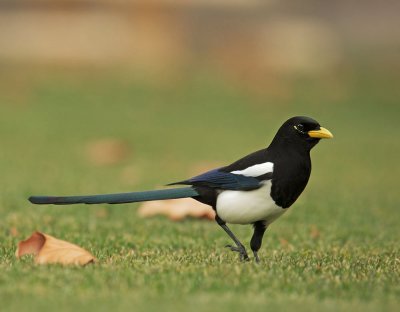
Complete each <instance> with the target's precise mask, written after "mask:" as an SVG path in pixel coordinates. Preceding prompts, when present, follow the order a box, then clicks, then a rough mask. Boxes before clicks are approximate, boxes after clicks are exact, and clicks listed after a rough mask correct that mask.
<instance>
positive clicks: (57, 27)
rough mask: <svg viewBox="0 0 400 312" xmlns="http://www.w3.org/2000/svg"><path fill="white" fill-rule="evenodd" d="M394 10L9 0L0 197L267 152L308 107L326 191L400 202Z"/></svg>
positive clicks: (4, 6) (146, 176)
mask: <svg viewBox="0 0 400 312" xmlns="http://www.w3.org/2000/svg"><path fill="white" fill-rule="evenodd" d="M399 9H400V5H399V3H398V2H397V1H385V3H381V2H377V1H363V3H362V4H360V3H359V2H356V1H330V2H321V1H313V0H308V1H302V2H301V4H300V3H293V2H292V1H274V0H263V1H257V0H243V1H242V0H235V1H225V0H213V1H208V0H207V1H204V0H185V1H183V0H151V1H149V0H143V1H142V0H117V1H111V0H96V1H94V0H51V1H50V0H12V1H11V0H10V1H8V0H1V1H0V129H1V133H0V136H1V142H2V146H3V147H2V151H1V166H3V179H2V181H1V183H2V189H3V194H5V193H6V194H7V192H10V193H12V194H13V196H14V197H15V198H17V201H18V202H20V203H24V204H23V206H26V203H25V201H24V198H23V197H21V191H22V192H24V195H26V196H27V195H29V194H31V193H49V192H56V193H60V192H61V193H75V192H78V193H88V192H89V193H92V192H114V191H131V190H133V189H141V188H153V187H157V186H161V185H164V184H166V183H168V182H170V181H175V180H180V179H182V177H186V176H190V175H194V174H198V173H200V172H202V171H204V170H207V169H210V168H213V167H216V166H220V165H223V164H227V163H230V162H232V161H233V160H235V159H237V158H238V157H240V156H243V155H245V154H247V153H249V152H251V151H254V150H256V149H259V148H262V147H264V146H266V145H267V144H268V143H269V141H270V140H271V138H272V136H273V135H274V133H275V131H276V129H277V128H278V127H279V126H280V125H281V124H282V122H283V121H285V120H286V119H287V118H289V117H291V116H294V115H308V116H311V117H314V118H315V119H317V120H319V121H320V123H321V124H322V125H324V126H326V127H327V128H329V129H331V130H332V132H333V133H334V134H335V140H333V141H330V142H323V143H321V144H320V146H318V148H317V151H315V153H317V155H318V156H316V157H314V164H316V166H315V167H316V168H317V170H316V172H315V173H314V175H316V176H317V177H316V178H315V179H316V181H318V180H321V179H323V181H324V183H325V185H321V189H322V188H324V189H325V190H326V189H327V187H326V185H331V186H332V187H333V188H334V190H335V192H337V193H338V194H341V195H343V196H344V197H346V196H350V194H351V193H352V192H354V191H355V190H358V191H359V192H360V196H361V197H364V196H366V195H368V196H376V198H375V199H376V201H377V202H379V200H380V199H381V197H385V198H386V199H388V198H390V200H393V201H397V200H396V199H395V198H394V197H393V194H394V192H397V187H396V186H395V185H396V184H395V183H390V178H388V177H393V176H395V175H393V172H394V171H396V172H398V170H399V168H398V166H394V165H393V164H394V163H395V162H396V159H397V156H398V153H399V151H400V150H399V140H398V134H399V120H398V118H399V112H400V109H399V104H398V98H399V88H398V83H399V73H400V71H399V69H400V68H399V67H400V63H399V48H400V19H399V18H398V14H397V12H398V10H399ZM391 160H392V161H393V162H391ZM318 175H326V176H325V177H323V178H321V177H318ZM340 179H342V180H343V181H346V182H345V183H339V184H337V181H338V180H340ZM311 183H314V182H313V180H312V181H311ZM349 185H351V187H349ZM377 186H379V187H380V188H383V189H384V192H383V193H382V194H375V193H374V192H372V193H371V191H372V190H374V189H376V187H377ZM313 187H314V189H315V190H316V191H318V186H313ZM392 192H393V193H392ZM306 194H309V195H310V194H313V193H312V192H311V193H306ZM373 194H375V195H373ZM305 196H307V195H305ZM11 198H12V196H11ZM4 200H6V199H4ZM9 206H10V204H9V203H8V204H7V205H3V208H2V209H3V210H5V211H9V209H10V207H9ZM21 209H24V208H21ZM387 216H389V214H387Z"/></svg>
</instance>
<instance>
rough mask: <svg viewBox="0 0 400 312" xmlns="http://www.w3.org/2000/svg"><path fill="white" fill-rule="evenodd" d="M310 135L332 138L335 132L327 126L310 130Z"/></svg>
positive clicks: (311, 136)
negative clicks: (326, 127)
mask: <svg viewBox="0 0 400 312" xmlns="http://www.w3.org/2000/svg"><path fill="white" fill-rule="evenodd" d="M308 135H309V136H310V138H318V139H332V138H333V134H332V133H331V132H330V131H329V130H328V129H325V128H322V127H321V128H320V129H319V130H311V131H308Z"/></svg>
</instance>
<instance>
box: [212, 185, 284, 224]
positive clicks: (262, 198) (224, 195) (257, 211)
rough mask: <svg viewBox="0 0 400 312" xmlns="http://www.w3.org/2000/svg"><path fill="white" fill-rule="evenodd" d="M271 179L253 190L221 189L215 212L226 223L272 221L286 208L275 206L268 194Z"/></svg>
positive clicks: (268, 222) (267, 222)
mask: <svg viewBox="0 0 400 312" xmlns="http://www.w3.org/2000/svg"><path fill="white" fill-rule="evenodd" d="M270 193H271V181H265V182H264V185H263V186H262V187H260V188H259V189H257V190H253V191H230V190H229V191H222V192H221V193H220V194H219V195H218V198H217V207H216V208H217V214H218V216H219V217H220V218H221V219H222V220H224V221H225V222H227V223H236V224H249V223H254V222H256V221H265V223H266V224H270V223H272V222H273V221H274V220H276V219H277V218H278V217H280V216H281V215H282V214H283V213H284V212H285V211H286V209H283V208H281V207H279V206H277V205H276V204H275V202H274V200H273V199H272V198H271V196H270Z"/></svg>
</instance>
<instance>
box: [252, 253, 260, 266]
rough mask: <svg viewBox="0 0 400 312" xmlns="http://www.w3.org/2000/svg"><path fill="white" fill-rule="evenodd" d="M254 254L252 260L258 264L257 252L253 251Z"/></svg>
mask: <svg viewBox="0 0 400 312" xmlns="http://www.w3.org/2000/svg"><path fill="white" fill-rule="evenodd" d="M253 254H254V260H255V261H256V263H257V264H258V263H260V258H259V257H258V254H257V251H253Z"/></svg>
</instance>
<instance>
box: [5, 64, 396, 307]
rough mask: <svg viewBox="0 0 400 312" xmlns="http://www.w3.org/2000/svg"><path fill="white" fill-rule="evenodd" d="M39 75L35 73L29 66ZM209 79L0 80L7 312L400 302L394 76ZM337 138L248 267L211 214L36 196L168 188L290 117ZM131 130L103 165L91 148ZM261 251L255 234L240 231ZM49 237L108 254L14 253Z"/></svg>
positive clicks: (84, 75)
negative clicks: (245, 84)
mask: <svg viewBox="0 0 400 312" xmlns="http://www.w3.org/2000/svg"><path fill="white" fill-rule="evenodd" d="M29 72H30V71H29ZM206 77H207V75H199V76H198V77H197V78H194V79H189V80H188V81H184V82H179V83H177V82H171V83H168V84H167V83H165V82H164V83H162V84H151V83H145V82H143V81H138V80H137V79H135V78H134V77H131V76H129V75H127V74H119V73H116V72H111V73H110V72H107V73H104V72H102V71H99V72H90V73H88V72H82V71H67V72H65V71H62V70H60V71H48V72H47V71H46V72H44V73H36V74H33V73H28V74H27V73H26V72H22V71H21V70H18V71H15V70H12V69H5V70H3V71H2V73H1V74H0V142H1V152H0V170H1V179H0V215H1V219H0V229H1V231H0V239H1V245H0V302H1V310H2V311H17V310H18V311H23V310H26V311H32V310H40V311H55V310H57V311H69V310H86V311H87V310H97V311H103V310H104V311H109V310H114V311H118V310H123V309H130V310H135V311H152V310H163V311H184V310H186V311H187V310H189V311H205V310H207V311H243V310H244V309H246V310H247V309H249V310H250V311H265V310H273V309H279V310H283V309H296V310H297V311H321V310H325V311H337V310H350V309H351V310H353V311H395V310H397V309H398V306H399V304H400V272H399V271H400V250H399V237H400V227H399V224H400V214H399V204H400V201H399V185H398V177H399V176H400V168H399V166H398V159H399V155H400V140H399V134H400V121H399V116H400V106H399V105H398V99H399V95H400V94H399V89H398V88H397V89H396V85H395V81H394V79H393V77H391V76H390V75H388V74H387V73H381V72H379V71H376V72H367V74H358V75H356V76H354V75H353V76H345V77H341V76H339V77H336V78H329V79H328V78H326V79H320V80H312V79H301V80H300V79H298V80H296V79H292V80H283V81H282V82H280V90H281V91H279V92H274V91H273V90H272V89H273V88H271V87H270V89H268V88H267V89H266V90H265V92H260V91H258V92H250V91H249V90H243V89H240V88H237V87H236V86H235V85H233V84H230V83H222V82H221V81H219V80H218V79H212V80H210V79H206ZM300 114H301V115H309V116H312V117H314V118H316V119H318V120H319V121H320V122H321V124H322V125H323V126H325V127H326V128H328V129H329V130H331V131H332V132H333V134H334V135H335V138H334V139H333V140H329V141H328V140H327V141H323V142H321V143H320V144H319V145H318V146H317V147H316V148H315V149H314V150H313V151H312V159H313V172H312V175H311V180H310V182H309V185H308V187H307V188H306V190H305V192H304V193H303V195H302V196H301V197H300V199H299V200H298V201H297V202H296V204H295V205H294V206H292V207H291V208H290V211H289V212H288V213H287V214H285V215H284V216H283V217H282V218H280V219H279V220H278V221H277V222H276V223H274V224H273V225H272V226H271V227H270V228H269V229H268V231H267V233H266V236H265V239H264V244H263V247H262V249H261V251H260V257H261V259H262V260H261V264H260V265H256V264H255V263H254V262H248V263H240V262H239V260H238V258H237V255H236V254H233V253H231V252H230V251H228V250H227V249H226V248H224V246H225V245H226V244H227V243H230V241H229V238H228V237H227V236H226V234H225V233H223V231H222V230H221V229H220V228H219V227H218V226H217V225H216V224H214V223H213V222H209V221H205V220H195V219H188V220H185V221H182V222H171V221H170V220H168V219H167V218H164V217H155V218H148V219H141V218H139V217H138V216H137V211H136V208H137V205H136V204H131V205H118V206H107V205H98V206H84V205H77V206H61V207H56V206H34V205H31V204H30V203H29V202H28V201H27V200H26V199H27V197H28V196H29V195H31V194H91V193H104V192H108V193H110V192H125V191H127V192H128V191H134V190H145V189H153V188H156V187H161V186H162V185H165V184H167V183H169V182H173V181H176V180H180V179H183V178H186V177H188V176H191V175H194V174H196V173H200V172H199V170H202V169H201V168H206V167H210V166H213V165H215V166H218V165H223V164H227V163H230V162H232V161H234V160H236V159H237V158H239V157H241V156H243V155H245V154H247V153H249V152H251V151H254V150H256V149H259V148H262V147H264V146H265V145H267V144H268V143H269V141H270V140H271V138H272V137H273V135H274V133H275V131H276V129H277V127H279V125H280V124H281V123H282V122H283V121H284V120H286V119H287V118H288V117H291V116H293V115H300ZM104 138H118V139H119V140H122V141H123V142H124V144H126V148H127V149H128V151H129V153H128V154H127V157H126V158H124V159H122V160H121V161H119V162H118V163H116V164H114V165H108V166H105V165H103V166H101V165H96V164H95V163H93V162H92V161H91V160H90V159H89V158H88V157H87V155H86V149H87V146H88V144H90V143H91V142H95V141H97V140H101V139H104ZM232 229H233V231H234V232H235V233H237V235H238V237H239V238H241V240H242V241H243V242H245V243H246V246H248V242H249V240H250V237H251V227H249V226H232ZM35 230H40V231H42V232H45V233H48V234H50V235H53V236H56V237H58V238H62V239H65V240H69V241H71V242H74V243H77V244H79V245H81V246H83V247H84V248H86V249H88V250H90V251H91V252H92V253H93V254H94V255H95V256H96V258H97V259H98V261H97V263H96V264H95V265H89V266H86V267H84V268H80V267H61V266H57V265H53V266H37V265H35V264H34V262H33V259H32V258H31V257H25V258H23V259H22V260H17V259H16V258H15V256H14V253H15V249H16V245H17V243H18V241H20V240H22V239H25V238H27V237H28V236H29V235H30V234H31V233H32V232H33V231H35Z"/></svg>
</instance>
